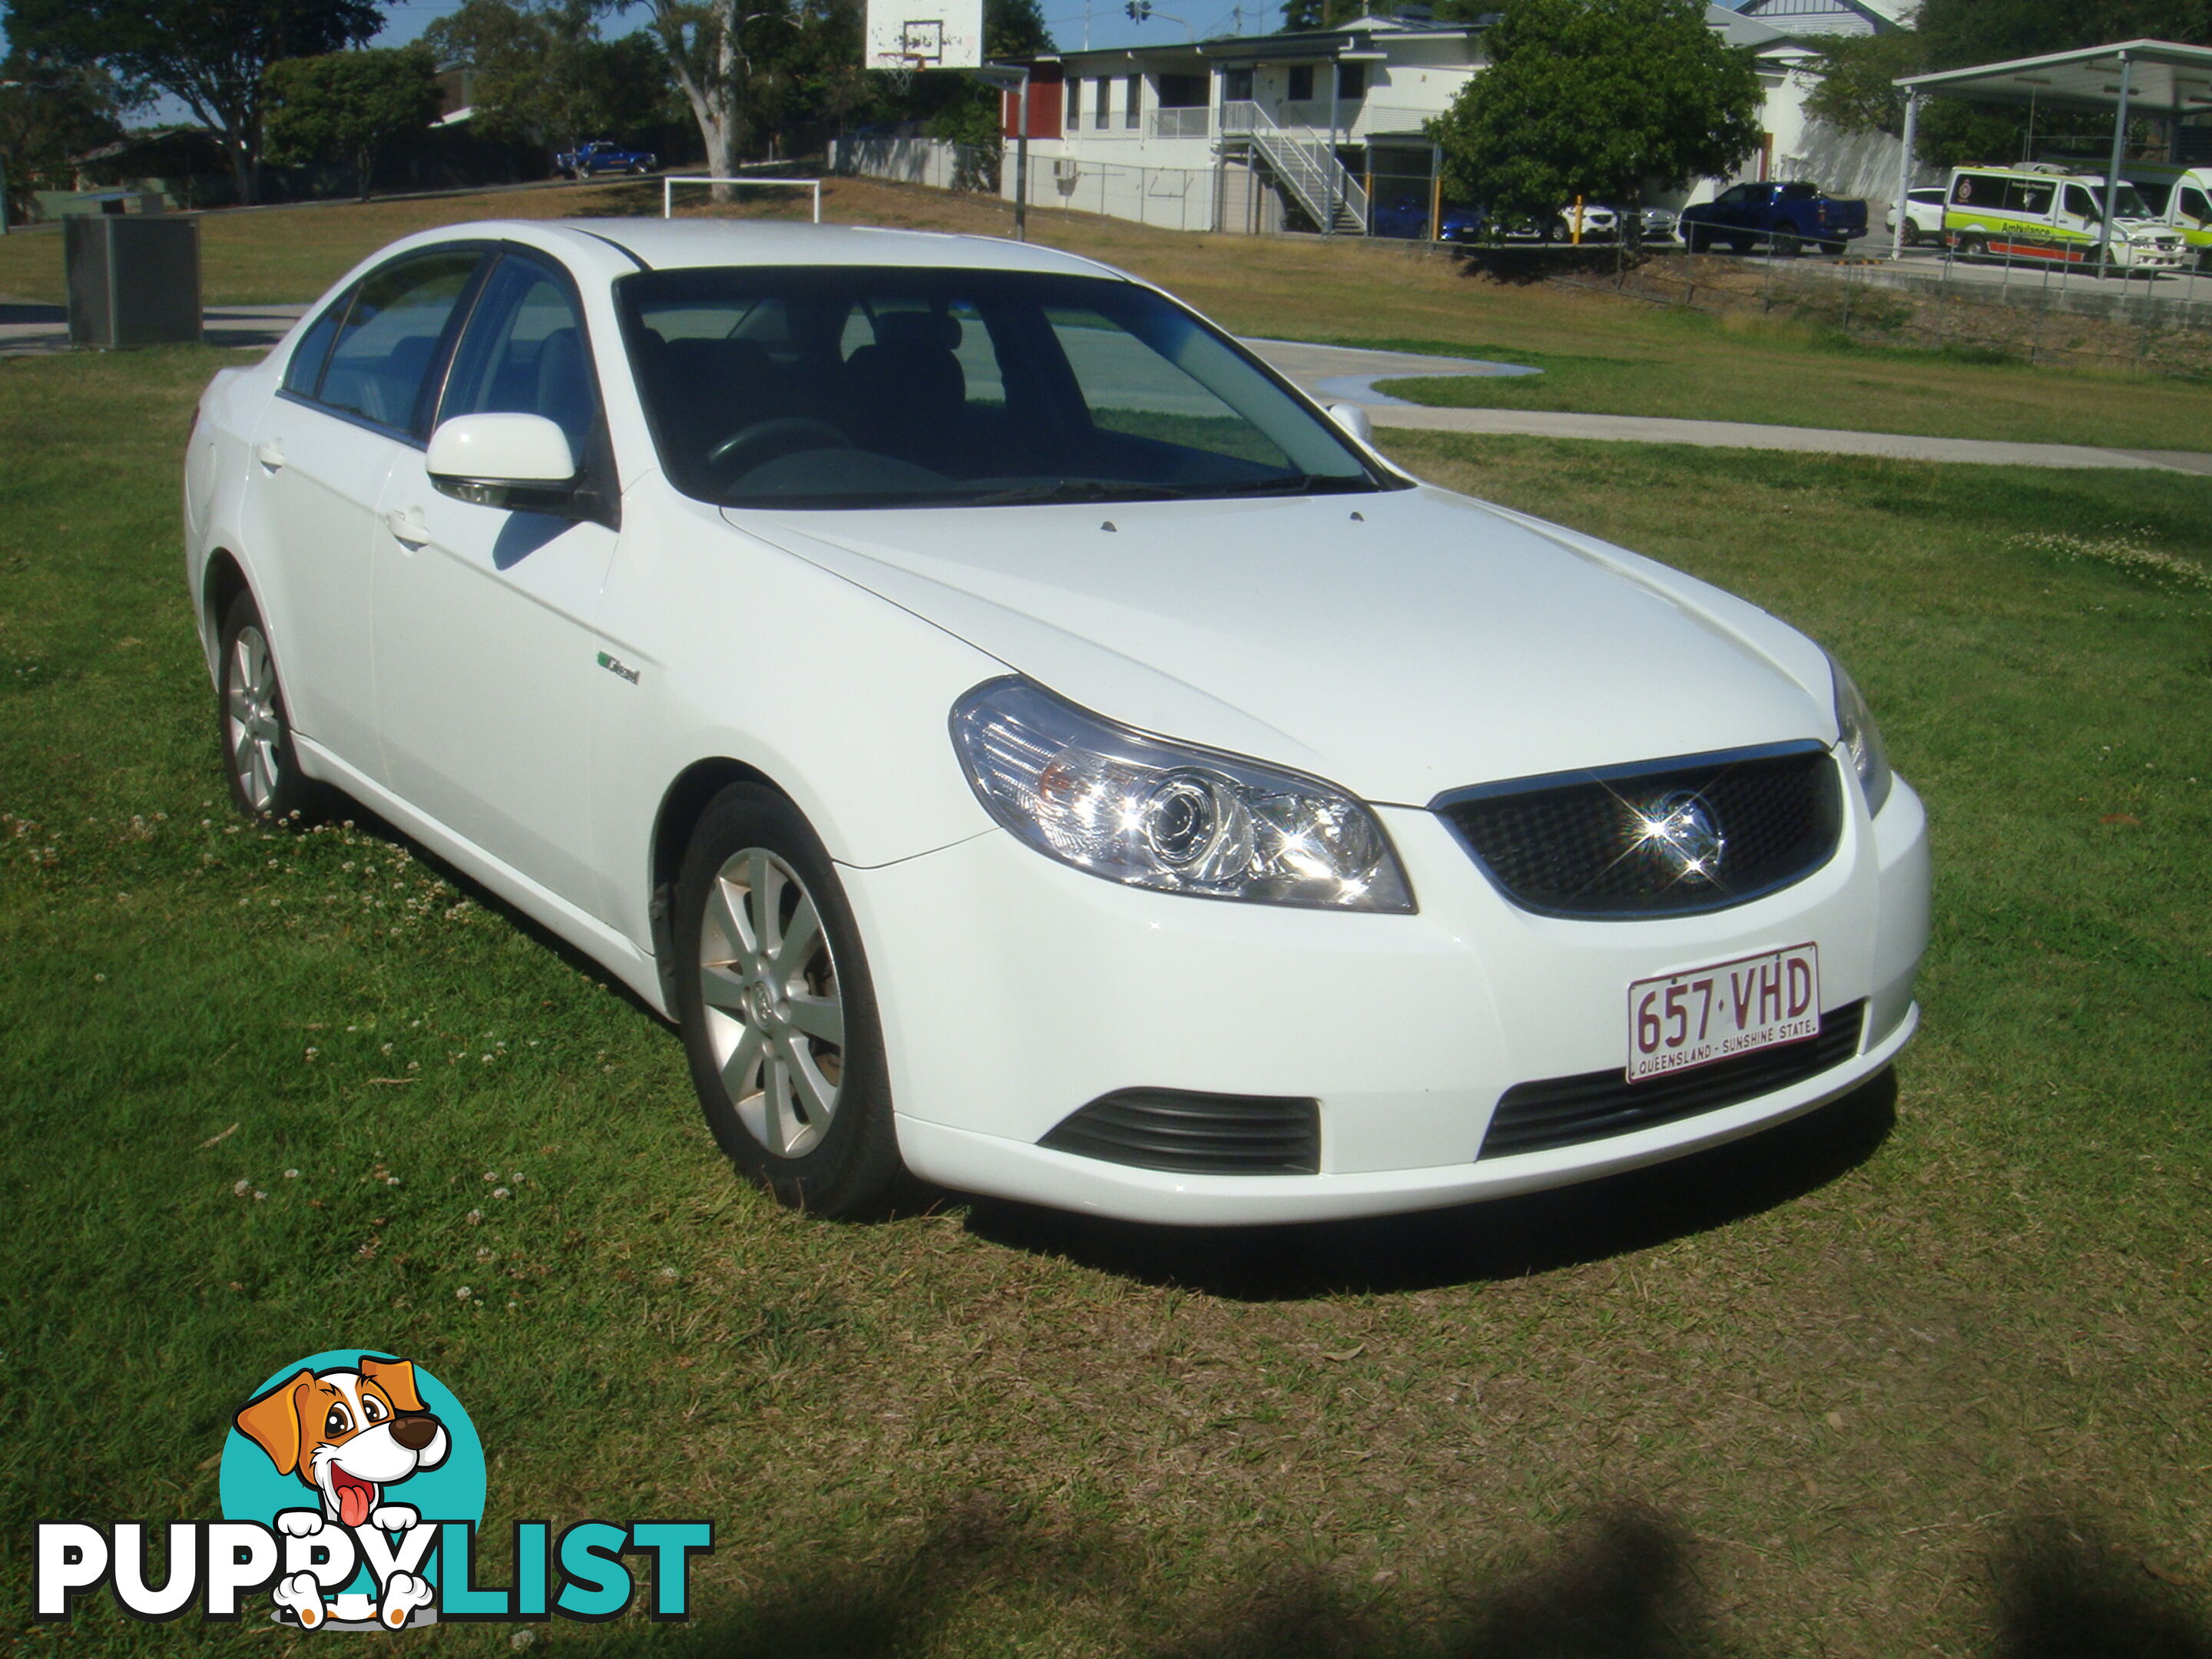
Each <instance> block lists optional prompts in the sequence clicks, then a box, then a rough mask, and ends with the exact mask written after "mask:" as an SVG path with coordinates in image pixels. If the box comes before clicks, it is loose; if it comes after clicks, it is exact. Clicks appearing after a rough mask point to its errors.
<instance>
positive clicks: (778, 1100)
mask: <svg viewBox="0 0 2212 1659" xmlns="http://www.w3.org/2000/svg"><path fill="white" fill-rule="evenodd" d="M699 987H700V1001H701V1003H702V1005H703V1007H704V1011H705V1015H706V1024H707V1036H708V1043H709V1044H710V1046H711V1048H712V1050H713V1054H714V1062H715V1064H716V1066H718V1067H719V1068H720V1073H721V1079H722V1086H723V1088H724V1089H725V1090H726V1091H727V1093H728V1095H729V1098H730V1103H731V1104H732V1106H733V1107H734V1108H735V1109H736V1110H737V1114H738V1121H740V1122H742V1123H743V1124H744V1127H745V1128H746V1130H747V1131H748V1132H749V1133H750V1134H751V1135H752V1136H753V1138H754V1139H757V1141H759V1142H760V1144H761V1145H762V1146H764V1147H766V1148H767V1149H768V1151H769V1152H772V1153H774V1154H775V1155H776V1156H777V1157H780V1158H801V1157H804V1156H805V1154H806V1153H808V1152H811V1151H812V1150H813V1149H814V1148H815V1147H816V1146H819V1145H820V1144H821V1141H822V1138H823V1136H824V1135H825V1134H827V1133H829V1124H830V1121H831V1120H832V1119H833V1118H834V1117H836V1114H837V1104H838V1100H839V1097H840V1096H841V1094H842V1089H843V1082H844V1069H845V1004H844V996H843V994H842V989H841V987H840V986H839V983H838V978H837V964H836V959H835V958H834V957H832V956H831V954H830V951H829V935H828V934H827V933H825V932H824V931H823V927H822V918H821V913H820V911H819V910H818V908H817V906H816V904H815V902H814V896H813V895H812V894H811V893H810V892H809V891H808V890H807V889H806V884H805V882H804V881H802V880H801V879H800V878H799V872H797V871H796V870H794V869H793V868H792V866H790V865H789V864H788V863H787V862H786V861H785V860H782V859H781V858H779V857H778V856H777V855H776V854H774V853H771V852H769V851H768V850H767V849H766V848H759V847H748V848H743V849H742V850H740V851H738V853H735V854H732V856H731V857H730V858H728V859H727V860H725V861H724V862H723V864H722V867H721V868H720V870H719V871H718V872H716V873H715V877H714V883H713V884H712V885H711V886H710V887H709V889H708V893H707V902H706V909H705V914H704V915H702V918H701V922H700V928H699Z"/></svg>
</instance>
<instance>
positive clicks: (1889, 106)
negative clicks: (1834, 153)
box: [1802, 29, 1928, 136]
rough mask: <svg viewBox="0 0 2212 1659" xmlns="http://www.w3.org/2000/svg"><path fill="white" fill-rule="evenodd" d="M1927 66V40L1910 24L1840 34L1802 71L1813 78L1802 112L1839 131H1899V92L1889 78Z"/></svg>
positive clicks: (1902, 122) (1901, 108)
mask: <svg viewBox="0 0 2212 1659" xmlns="http://www.w3.org/2000/svg"><path fill="white" fill-rule="evenodd" d="M1927 67H1928V42H1927V40H1926V39H1925V38H1924V37H1923V36H1922V35H1921V34H1919V33H1917V32H1915V31H1914V30H1911V29H1893V30H1890V31H1889V32H1887V33H1882V34H1843V35H1834V36H1831V37H1829V39H1828V46H1827V49H1826V51H1824V52H1821V53H1820V55H1819V56H1818V57H1816V58H1814V59H1812V61H1811V62H1809V63H1808V64H1806V65H1805V68H1804V70H1803V71H1802V73H1806V74H1809V75H1812V76H1817V77H1818V84H1816V85H1815V86H1814V88H1813V89H1812V90H1811V91H1810V92H1808V93H1807V94H1805V112H1806V113H1807V114H1808V115H1812V116H1817V117H1818V118H1820V119H1821V120H1823V121H1825V122H1826V123H1827V124H1828V125H1830V126H1832V127H1836V128H1838V129H1840V130H1841V131H1844V132H1887V133H1889V134H1891V135H1892V136H1895V135H1896V134H1899V133H1901V132H1903V131H1905V94H1903V93H1901V92H1899V90H1898V89H1897V88H1896V86H1895V85H1894V84H1893V82H1895V81H1896V80H1897V78H1898V76H1901V75H1917V74H1919V73H1920V72H1921V71H1922V70H1925V69H1926V68H1927Z"/></svg>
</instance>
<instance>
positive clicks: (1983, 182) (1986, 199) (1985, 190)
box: [1951, 173, 2004, 208]
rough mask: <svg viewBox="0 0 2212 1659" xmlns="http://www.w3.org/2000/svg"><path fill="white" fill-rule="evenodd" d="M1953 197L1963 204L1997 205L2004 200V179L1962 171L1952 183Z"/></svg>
mask: <svg viewBox="0 0 2212 1659" xmlns="http://www.w3.org/2000/svg"><path fill="white" fill-rule="evenodd" d="M1951 199H1952V200H1953V201H1954V202H1957V203H1959V204H1961V205H1962V206H1963V205H1966V204H1972V205H1973V206H1975V207H1990V208H1993V207H1996V206H1997V205H1998V204H2000V203H2002V201H2003V200H2004V180H2003V179H1986V178H1983V177H1981V176H1980V175H1979V174H1977V173H1960V175H1959V176H1958V178H1957V179H1955V180H1954V181H1953V183H1952V185H1951Z"/></svg>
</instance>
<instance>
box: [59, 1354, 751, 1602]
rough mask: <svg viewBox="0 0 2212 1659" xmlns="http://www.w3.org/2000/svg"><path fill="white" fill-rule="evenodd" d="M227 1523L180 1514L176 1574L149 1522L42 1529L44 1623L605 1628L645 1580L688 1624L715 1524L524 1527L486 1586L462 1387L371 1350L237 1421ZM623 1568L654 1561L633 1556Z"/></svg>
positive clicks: (277, 1381) (308, 1373) (250, 1406)
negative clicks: (96, 1609)
mask: <svg viewBox="0 0 2212 1659" xmlns="http://www.w3.org/2000/svg"><path fill="white" fill-rule="evenodd" d="M221 1482H222V1514H223V1518H222V1520H220V1521H173V1522H169V1523H168V1524H167V1528H166V1532H167V1573H166V1576H165V1577H163V1578H162V1580H161V1583H158V1584H155V1583H149V1579H150V1578H151V1577H153V1563H152V1562H151V1560H150V1559H149V1554H148V1542H149V1541H148V1536H147V1534H149V1532H152V1531H154V1530H155V1527H153V1526H151V1525H149V1524H148V1523H145V1522H133V1521H118V1522H112V1524H108V1525H104V1526H103V1525H101V1524H100V1523H99V1522H90V1521H47V1522H40V1525H39V1529H38V1532H39V1535H38V1551H37V1554H38V1559H37V1567H36V1577H37V1586H36V1591H35V1597H36V1612H37V1615H38V1617H39V1618H40V1619H44V1620H63V1619H67V1618H68V1617H69V1616H70V1612H71V1611H72V1609H73V1607H74V1606H75V1604H76V1602H77V1601H78V1600H80V1599H81V1598H82V1597H84V1596H87V1595H95V1594H97V1593H99V1592H100V1591H101V1590H102V1589H105V1590H106V1591H107V1592H108V1593H110V1594H112V1595H113V1596H114V1598H115V1601H116V1604H117V1605H118V1607H121V1608H122V1609H123V1611H124V1612H125V1613H129V1614H131V1616H132V1617H133V1618H137V1619H144V1620H167V1619H175V1618H178V1617H179V1616H180V1615H182V1614H184V1613H188V1612H190V1611H191V1610H192V1609H193V1608H194V1607H197V1608H198V1609H199V1610H200V1613H201V1616H202V1617H203V1618H205V1619H214V1620H235V1619H236V1618H238V1617H239V1608H240V1601H241V1600H242V1598H244V1597H246V1596H249V1595H257V1594H258V1593H260V1592H262V1591H264V1590H265V1591H267V1592H268V1593H269V1599H270V1603H271V1604H272V1607H273V1611H272V1612H271V1613H270V1617H271V1618H272V1619H274V1620H276V1621H277V1622H279V1623H282V1624H286V1625H290V1626H295V1627H297V1628H301V1629H305V1630H317V1629H327V1630H404V1629H406V1628H408V1627H409V1626H415V1625H427V1624H431V1623H435V1622H436V1621H437V1620H495V1621H496V1620H505V1621H510V1622H520V1621H523V1620H544V1619H550V1618H562V1619H580V1620H608V1619H613V1618H617V1617H618V1616H619V1615H621V1614H622V1613H624V1612H625V1611H627V1610H628V1609H629V1606H630V1603H631V1602H632V1601H633V1600H635V1597H636V1595H637V1589H638V1576H637V1571H636V1569H637V1568H638V1567H643V1568H644V1569H645V1577H646V1579H647V1600H648V1604H649V1605H648V1611H649V1612H650V1613H651V1615H652V1616H653V1618H654V1619H657V1620H681V1619H688V1618H690V1568H691V1558H692V1557H693V1556H694V1555H707V1554H711V1553H713V1552H714V1526H713V1524H712V1523H711V1522H705V1521H641V1522H633V1523H632V1524H630V1525H629V1526H617V1525H614V1524H612V1523H611V1522H605V1521H584V1522H578V1523H576V1524H575V1525H573V1526H571V1527H568V1528H566V1529H565V1530H563V1531H562V1533H561V1534H560V1535H559V1536H558V1538H556V1537H555V1536H554V1534H553V1529H552V1527H551V1525H550V1522H544V1521H522V1522H517V1523H516V1524H515V1528H514V1553H513V1559H514V1571H513V1583H511V1584H507V1585H495V1586H484V1585H482V1584H480V1583H478V1576H477V1565H476V1562H477V1527H478V1525H479V1524H480V1523H481V1522H482V1521H483V1510H484V1455H483V1445H482V1444H481V1443H479V1442H478V1441H477V1431H476V1425H474V1424H472V1423H471V1422H470V1421H469V1415H468V1413H467V1412H465V1411H464V1410H463V1409H462V1408H461V1402H460V1401H459V1400H457V1399H455V1398H454V1397H453V1392H452V1391H451V1390H450V1389H447V1387H446V1386H445V1384H444V1383H441V1382H439V1381H438V1379H437V1378H436V1377H435V1376H432V1375H431V1374H430V1373H429V1372H428V1370H424V1369H423V1368H422V1366H420V1365H418V1364H414V1363H412V1362H411V1361H409V1360H406V1359H402V1358H387V1357H386V1356H385V1355H382V1354H379V1353H375V1352H368V1351H364V1350H362V1349H343V1350H334V1351H331V1352H324V1353H318V1354H310V1355H309V1356H308V1357H307V1358H305V1359H302V1360H301V1361H299V1362H298V1363H297V1364H292V1365H288V1366H286V1367H284V1368H283V1370H279V1371H277V1372H276V1373H275V1374H274V1375H273V1376H270V1377H269V1378H268V1379H267V1380H266V1381H265V1382H264V1383H262V1385H261V1386H260V1387H259V1388H258V1389H255V1390H254V1391H253V1393H252V1395H251V1396H249V1397H248V1398H247V1399H246V1402H245V1403H244V1404H243V1405H241V1406H240V1407H239V1408H238V1410H237V1412H236V1413H235V1415H234V1418H233V1419H232V1426H231V1431H230V1434H229V1437H228V1439H227V1440H226V1441H225V1442H224V1444H223V1450H222V1476H221ZM626 1557H642V1558H645V1559H644V1560H642V1561H639V1562H635V1563H633V1562H632V1561H630V1560H628V1559H625V1558H626Z"/></svg>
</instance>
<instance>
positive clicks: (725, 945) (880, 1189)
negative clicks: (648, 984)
mask: <svg viewBox="0 0 2212 1659" xmlns="http://www.w3.org/2000/svg"><path fill="white" fill-rule="evenodd" d="M675 924H676V925H675V949H676V952H677V957H676V960H677V968H678V981H677V1017H678V1022H679V1024H681V1025H682V1027H683V1031H684V1055H685V1058H686V1059H687V1060H688V1061H689V1062H690V1068H691V1083H692V1086H693V1088H694V1089H695V1090H696V1091H697V1093H698V1096H699V1104H700V1107H701V1109H702V1111H704V1113H705V1114H706V1117H707V1127H708V1128H709V1129H711V1130H712V1131H713V1132H714V1139H715V1140H716V1142H717V1143H719V1144H720V1146H721V1148H722V1150H723V1151H724V1152H726V1153H727V1154H728V1155H729V1157H730V1159H731V1161H732V1163H734V1164H736V1165H737V1166H738V1169H739V1170H742V1171H744V1173H745V1174H746V1175H747V1176H750V1177H751V1178H752V1179H754V1180H756V1181H757V1182H760V1183H761V1184H762V1185H763V1186H765V1187H766V1188H769V1191H771V1192H772V1193H774V1194H775V1196H776V1198H777V1199H778V1200H780V1201H781V1202H782V1203H784V1204H787V1205H789V1206H792V1207H793V1208H794V1209H805V1210H810V1211H812V1212H816V1213H817V1214H820V1215H824V1216H829V1217H831V1218H839V1219H842V1218H849V1217H855V1216H866V1215H872V1214H877V1213H880V1212H882V1211H883V1210H884V1209H885V1208H886V1207H887V1206H889V1204H890V1200H892V1199H893V1198H894V1197H895V1196H896V1194H897V1193H898V1192H899V1190H900V1189H901V1188H902V1186H903V1185H904V1183H905V1181H906V1171H905V1167H904V1165H902V1164H901V1163H900V1161H899V1154H898V1137H897V1133H896V1128H895V1127H894V1126H893V1124H892V1121H891V1102H890V1082H889V1079H888V1076H887V1073H886V1071H885V1067H884V1044H883V1032H882V1027H881V1026H880V1025H879V1024H878V1021H877V1018H876V1000H875V993H874V989H873V987H872V983H871V981H870V980H869V978H868V965H867V959H866V956H865V955H864V954H863V952H862V951H861V949H860V932H859V929H858V928H856V927H854V923H853V916H852V911H851V909H850V908H849V907H848V905H847V904H846V902H845V893H844V889H843V887H842V885H841V884H839V882H838V880H837V875H836V868H835V866H833V865H832V864H831V863H830V860H829V854H828V853H827V852H826V851H824V850H823V846H822V843H821V842H820V840H819V839H818V838H817V836H815V834H814V831H813V830H812V829H811V828H810V827H809V826H808V824H807V822H806V820H805V817H802V816H801V815H800V814H799V809H798V808H797V807H795V806H793V805H792V804H791V803H790V802H789V801H788V800H787V799H784V797H782V796H781V795H780V794H777V793H775V791H773V790H771V789H769V788H766V787H763V786H762V785H758V784H750V783H740V784H732V785H731V786H730V787H728V788H726V789H725V790H724V791H723V792H722V793H720V794H719V795H717V796H715V797H714V800H713V801H712V802H711V803H710V804H709V805H708V808H707V810H706V811H705V812H704V813H703V814H702V816H701V817H700V820H699V823H698V827H697V828H696V829H694V830H693V832H692V836H691V843H690V847H689V848H688V849H687V850H686V851H685V854H684V867H683V871H682V873H681V874H680V875H679V876H678V878H677V884H676V905H675Z"/></svg>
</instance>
